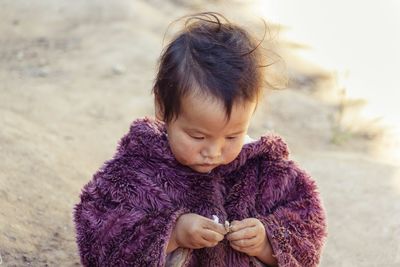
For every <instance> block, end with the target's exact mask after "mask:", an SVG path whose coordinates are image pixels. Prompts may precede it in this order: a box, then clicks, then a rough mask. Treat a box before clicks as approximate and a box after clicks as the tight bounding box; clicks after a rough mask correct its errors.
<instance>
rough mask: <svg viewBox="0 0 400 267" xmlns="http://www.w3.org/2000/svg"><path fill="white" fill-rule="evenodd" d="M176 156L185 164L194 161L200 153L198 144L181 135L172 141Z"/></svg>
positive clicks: (172, 148)
mask: <svg viewBox="0 0 400 267" xmlns="http://www.w3.org/2000/svg"><path fill="white" fill-rule="evenodd" d="M170 145H171V150H172V152H173V154H174V156H175V158H176V159H177V160H178V161H179V162H180V163H181V164H184V165H187V164H191V163H194V162H195V161H196V158H197V155H198V154H199V151H198V145H197V144H195V143H193V142H191V141H190V140H188V139H187V138H184V137H181V138H178V139H173V140H171V141H170Z"/></svg>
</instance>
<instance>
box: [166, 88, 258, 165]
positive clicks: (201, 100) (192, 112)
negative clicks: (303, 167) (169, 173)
mask: <svg viewBox="0 0 400 267" xmlns="http://www.w3.org/2000/svg"><path fill="white" fill-rule="evenodd" d="M254 109H255V103H254V102H245V103H237V104H234V106H233V107H232V113H231V117H230V120H229V121H227V120H226V116H225V109H224V106H223V103H222V102H220V101H219V100H215V99H212V98H211V97H204V96H203V97H202V96H196V95H189V96H186V97H184V98H183V99H182V108H181V111H180V114H179V116H178V118H177V119H176V120H173V121H171V122H170V123H168V124H167V133H168V141H169V145H170V148H171V150H172V153H173V154H174V156H175V158H176V159H177V160H178V161H179V162H180V163H181V164H183V165H185V166H188V167H190V168H191V169H193V170H195V171H197V172H201V173H208V172H210V171H211V170H213V169H214V168H216V167H218V166H220V165H224V164H228V163H230V162H231V161H233V160H234V159H235V158H236V157H237V155H238V154H239V153H240V150H241V149H242V146H243V142H244V137H245V136H246V134H247V129H248V127H249V123H250V119H251V117H252V115H253V112H254Z"/></svg>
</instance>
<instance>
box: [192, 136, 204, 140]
mask: <svg viewBox="0 0 400 267" xmlns="http://www.w3.org/2000/svg"><path fill="white" fill-rule="evenodd" d="M190 137H192V138H193V139H196V140H203V139H204V136H193V135H190Z"/></svg>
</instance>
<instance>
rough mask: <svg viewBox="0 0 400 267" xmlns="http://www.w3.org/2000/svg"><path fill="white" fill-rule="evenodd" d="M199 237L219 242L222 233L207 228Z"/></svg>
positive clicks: (222, 237)
mask: <svg viewBox="0 0 400 267" xmlns="http://www.w3.org/2000/svg"><path fill="white" fill-rule="evenodd" d="M201 237H202V238H204V239H205V240H207V241H209V242H212V243H214V242H219V241H221V240H222V239H224V235H222V234H220V233H218V232H215V231H212V230H209V229H205V230H204V231H203V232H202V233H201Z"/></svg>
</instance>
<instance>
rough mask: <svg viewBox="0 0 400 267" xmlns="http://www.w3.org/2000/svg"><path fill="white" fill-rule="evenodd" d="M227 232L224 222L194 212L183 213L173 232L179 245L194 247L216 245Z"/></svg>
mask: <svg viewBox="0 0 400 267" xmlns="http://www.w3.org/2000/svg"><path fill="white" fill-rule="evenodd" d="M225 234H226V230H225V228H224V226H223V225H222V224H219V223H215V222H214V221H213V220H211V219H208V218H206V217H203V216H201V215H198V214H194V213H188V214H183V215H181V216H180V217H179V218H178V220H177V222H176V225H175V228H174V230H173V233H172V235H173V236H174V238H175V241H176V243H177V245H178V246H179V247H184V248H193V249H199V248H204V247H214V246H216V245H217V244H218V242H220V241H221V240H223V239H224V235H225Z"/></svg>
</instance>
